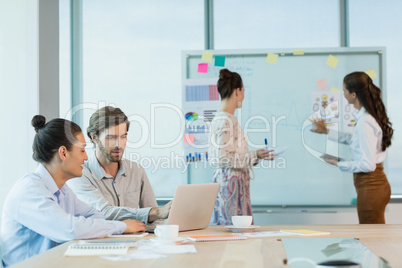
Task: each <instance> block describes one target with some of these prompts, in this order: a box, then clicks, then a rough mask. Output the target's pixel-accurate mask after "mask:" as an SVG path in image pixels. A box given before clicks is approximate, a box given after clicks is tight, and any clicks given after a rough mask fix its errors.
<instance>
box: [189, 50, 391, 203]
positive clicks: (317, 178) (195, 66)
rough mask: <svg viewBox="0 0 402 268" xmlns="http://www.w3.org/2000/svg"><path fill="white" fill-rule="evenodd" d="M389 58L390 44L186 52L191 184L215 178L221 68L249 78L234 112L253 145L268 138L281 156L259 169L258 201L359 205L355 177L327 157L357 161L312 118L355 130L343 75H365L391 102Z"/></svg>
mask: <svg viewBox="0 0 402 268" xmlns="http://www.w3.org/2000/svg"><path fill="white" fill-rule="evenodd" d="M384 61H385V48H384V47H370V48H316V49H314V48H304V49H261V50H211V51H183V53H182V69H183V70H182V79H183V90H182V108H183V113H184V114H185V121H186V127H185V135H184V139H183V146H184V147H183V148H184V154H185V155H186V156H187V161H188V162H189V169H188V178H187V179H188V182H189V183H201V182H209V181H210V180H211V177H212V173H213V169H212V168H211V167H210V166H209V165H203V164H202V163H204V162H207V160H208V159H207V158H208V155H207V153H206V152H207V150H208V137H209V127H208V126H209V124H210V122H211V120H212V118H213V116H214V114H215V113H216V112H217V111H218V110H219V108H220V99H219V95H218V92H217V88H216V82H217V80H218V77H219V71H220V70H221V69H222V68H227V69H229V70H230V71H234V72H237V73H239V74H240V76H241V77H242V79H243V84H244V88H245V98H244V101H243V105H242V108H241V109H237V110H236V113H235V115H236V116H237V118H238V120H239V123H240V124H241V127H242V129H243V131H244V132H245V133H246V135H247V137H248V142H249V148H250V150H257V149H262V148H265V147H266V145H265V139H267V143H268V147H269V148H270V149H275V150H276V151H277V152H278V155H277V157H276V159H275V160H274V161H266V160H264V161H260V163H259V165H257V166H255V167H253V171H252V173H255V179H254V180H252V181H251V201H252V204H253V205H281V206H291V205H306V206H321V205H328V206H339V205H344V206H347V205H351V204H353V203H354V202H355V197H356V193H355V189H354V186H353V176H352V174H351V173H344V172H341V171H339V169H338V168H336V167H334V166H331V165H329V164H327V163H325V162H324V161H323V159H322V158H321V156H322V155H323V154H329V155H333V156H336V157H341V158H343V159H350V158H351V156H350V152H349V148H348V146H347V145H343V144H339V143H337V142H333V141H330V140H328V138H327V136H326V135H319V134H316V133H313V132H311V131H310V130H311V128H312V127H313V126H312V124H311V121H310V120H311V119H316V118H322V119H325V121H326V123H327V126H328V128H330V129H333V130H336V131H339V132H346V133H353V128H354V125H355V114H356V110H355V108H354V107H353V106H352V105H350V104H348V103H347V101H346V99H345V98H344V96H343V78H344V76H345V75H346V74H348V73H351V72H354V71H363V72H366V73H367V74H368V75H369V76H370V77H371V78H372V79H373V82H374V83H375V84H377V85H378V86H379V87H380V88H381V89H382V90H383V98H384V100H386V85H385V81H386V80H385V67H384V65H385V64H384ZM309 119H310V120H309ZM385 167H386V163H385Z"/></svg>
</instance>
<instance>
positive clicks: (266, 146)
mask: <svg viewBox="0 0 402 268" xmlns="http://www.w3.org/2000/svg"><path fill="white" fill-rule="evenodd" d="M265 150H267V151H268V141H267V139H265Z"/></svg>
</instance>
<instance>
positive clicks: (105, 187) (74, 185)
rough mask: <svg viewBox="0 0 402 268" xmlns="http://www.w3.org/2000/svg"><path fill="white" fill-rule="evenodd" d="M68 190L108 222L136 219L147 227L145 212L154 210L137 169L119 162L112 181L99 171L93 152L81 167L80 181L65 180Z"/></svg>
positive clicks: (143, 176) (140, 169) (150, 194)
mask: <svg viewBox="0 0 402 268" xmlns="http://www.w3.org/2000/svg"><path fill="white" fill-rule="evenodd" d="M68 186H69V187H70V188H71V190H73V192H74V193H75V194H76V195H77V197H78V198H79V199H80V200H82V201H84V202H85V203H87V204H89V205H91V206H92V207H94V208H96V209H97V210H99V211H100V212H102V214H103V215H104V216H105V218H106V219H108V220H125V219H136V220H139V221H142V222H144V223H148V214H149V211H150V210H151V208H152V207H157V206H158V204H157V203H156V199H155V195H154V192H153V190H152V187H151V184H150V183H149V180H148V177H147V174H146V173H145V170H144V168H143V167H142V166H141V165H139V164H137V163H135V162H131V161H129V160H126V159H122V160H120V162H119V171H118V172H117V175H116V177H115V178H114V177H112V176H111V175H109V174H107V173H106V172H105V170H104V169H103V168H102V167H101V165H100V164H99V162H98V159H97V158H96V156H95V152H94V153H93V154H91V155H90V156H89V159H88V161H87V162H86V163H85V164H84V170H83V171H82V177H80V178H74V179H71V180H69V181H68Z"/></svg>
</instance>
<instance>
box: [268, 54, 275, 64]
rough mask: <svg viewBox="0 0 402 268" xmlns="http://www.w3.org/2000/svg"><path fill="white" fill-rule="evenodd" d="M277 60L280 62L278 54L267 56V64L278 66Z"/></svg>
mask: <svg viewBox="0 0 402 268" xmlns="http://www.w3.org/2000/svg"><path fill="white" fill-rule="evenodd" d="M277 60H278V54H275V53H268V55H267V62H268V63H271V64H276V61H277Z"/></svg>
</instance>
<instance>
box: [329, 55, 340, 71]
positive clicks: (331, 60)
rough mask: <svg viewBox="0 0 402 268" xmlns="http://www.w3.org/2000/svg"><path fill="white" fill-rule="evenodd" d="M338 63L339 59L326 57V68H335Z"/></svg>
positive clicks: (330, 56)
mask: <svg viewBox="0 0 402 268" xmlns="http://www.w3.org/2000/svg"><path fill="white" fill-rule="evenodd" d="M338 62H339V59H338V58H337V57H334V56H332V55H329V56H328V59H327V65H328V66H331V67H332V68H336V65H337V64H338Z"/></svg>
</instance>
